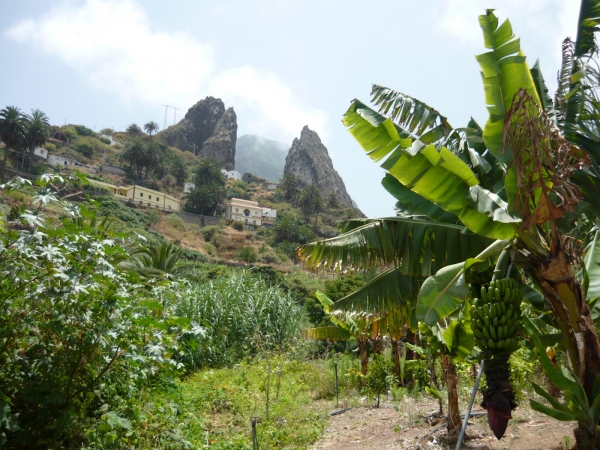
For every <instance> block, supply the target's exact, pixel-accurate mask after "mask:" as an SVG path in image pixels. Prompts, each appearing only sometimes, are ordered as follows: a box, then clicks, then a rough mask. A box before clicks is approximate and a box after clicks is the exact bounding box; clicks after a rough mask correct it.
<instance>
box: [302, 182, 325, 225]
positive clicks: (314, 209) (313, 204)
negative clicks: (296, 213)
mask: <svg viewBox="0 0 600 450" xmlns="http://www.w3.org/2000/svg"><path fill="white" fill-rule="evenodd" d="M298 206H299V207H300V209H301V210H302V212H303V213H304V217H305V218H306V221H307V222H308V220H309V218H310V216H311V215H312V214H314V215H315V227H316V226H317V215H318V214H319V213H320V212H321V211H322V210H323V207H324V204H323V198H322V196H321V190H320V189H319V187H318V186H317V185H316V184H314V183H313V184H310V185H308V186H306V187H305V188H304V189H302V191H301V192H300V194H299V195H298Z"/></svg>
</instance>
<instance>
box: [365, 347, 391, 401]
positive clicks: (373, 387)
mask: <svg viewBox="0 0 600 450" xmlns="http://www.w3.org/2000/svg"><path fill="white" fill-rule="evenodd" d="M393 373H394V367H393V364H392V362H391V361H390V360H389V359H386V358H385V356H384V355H381V354H379V355H374V356H373V360H372V361H371V363H370V364H369V370H368V372H367V376H366V378H365V381H366V383H365V390H366V391H367V392H368V393H369V394H371V395H373V396H375V397H376V398H377V408H379V404H380V398H381V394H385V393H386V392H387V391H388V389H389V388H390V387H391V386H392V385H393V384H394V383H395V380H394V374H393Z"/></svg>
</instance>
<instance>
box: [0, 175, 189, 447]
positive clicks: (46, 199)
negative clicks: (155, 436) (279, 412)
mask: <svg viewBox="0 0 600 450" xmlns="http://www.w3.org/2000/svg"><path fill="white" fill-rule="evenodd" d="M49 181H50V177H44V178H42V180H41V181H40V182H39V183H40V185H41V187H40V188H39V189H37V193H36V195H35V197H34V199H33V202H34V205H35V207H36V209H35V210H33V211H25V213H24V214H22V215H21V218H20V221H21V226H20V227H18V228H20V229H21V230H16V229H13V228H8V227H6V228H2V227H0V237H1V239H0V242H2V243H1V244H0V254H2V258H1V259H0V330H1V331H0V411H2V417H1V420H0V444H2V441H4V442H5V445H6V447H7V448H81V447H82V446H84V445H85V444H86V442H89V440H90V439H91V437H93V439H96V440H100V441H102V443H103V445H102V446H103V447H104V448H107V445H104V444H111V443H112V444H115V442H116V441H117V440H118V441H120V445H123V446H126V447H131V446H135V445H136V442H135V441H136V439H137V435H135V434H132V433H129V431H130V430H132V429H135V428H137V427H140V428H141V421H143V420H144V419H143V417H142V416H140V415H139V414H137V413H136V412H135V411H139V410H140V406H139V401H140V400H139V399H140V398H141V397H142V393H143V392H144V391H146V392H147V391H148V390H151V389H153V387H154V386H156V385H157V383H162V384H164V383H166V382H168V381H167V380H169V379H171V378H172V377H173V376H175V375H176V374H177V373H178V371H179V368H180V364H179V363H177V362H175V361H174V360H173V359H171V355H172V354H173V352H174V351H175V338H176V336H175V335H174V334H173V332H175V331H178V330H180V329H181V328H180V327H181V325H183V324H184V323H185V322H186V321H185V320H184V321H178V320H177V319H176V318H175V317H174V316H173V315H172V311H173V307H172V306H168V307H166V308H165V306H164V305H163V304H161V303H158V302H156V301H155V300H154V299H153V297H154V294H153V293H152V292H149V291H148V290H147V288H140V284H139V279H138V277H137V275H135V274H134V273H126V272H124V271H122V270H120V269H119V268H118V267H119V264H120V263H121V262H122V261H124V260H125V259H126V258H127V256H128V255H127V253H126V251H125V249H124V248H123V247H121V246H120V245H116V243H117V242H118V241H121V242H122V243H124V244H125V243H126V242H127V241H126V240H125V239H124V237H119V236H116V235H114V233H112V232H111V231H110V230H109V229H107V228H106V227H105V226H104V225H98V222H99V221H96V217H95V215H94V213H93V212H92V211H91V210H89V209H88V208H87V207H85V205H84V206H79V205H74V204H68V203H65V204H63V205H62V206H63V216H64V217H65V218H64V219H63V221H62V223H59V225H58V228H54V227H52V226H50V225H47V224H46V222H45V220H44V217H43V215H44V214H43V211H44V205H47V204H51V203H55V202H56V201H57V200H56V197H55V195H54V190H53V189H52V190H51V189H50V188H49V186H47V184H48V182H49ZM51 181H52V184H53V186H60V185H61V184H62V179H61V178H60V177H54V178H52V179H51ZM12 187H13V186H9V187H8V188H9V189H10V188H12ZM5 190H6V188H5ZM149 287H150V286H149ZM188 333H189V332H188ZM109 422H111V423H112V424H114V426H113V425H110V426H109ZM111 433H112V434H111ZM111 436H112V437H111ZM105 438H106V439H105ZM113 446H114V445H113Z"/></svg>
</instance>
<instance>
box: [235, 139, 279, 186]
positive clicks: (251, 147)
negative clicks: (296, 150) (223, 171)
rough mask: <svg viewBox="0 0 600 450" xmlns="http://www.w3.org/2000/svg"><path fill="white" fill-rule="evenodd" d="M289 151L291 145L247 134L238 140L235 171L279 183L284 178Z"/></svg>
mask: <svg viewBox="0 0 600 450" xmlns="http://www.w3.org/2000/svg"><path fill="white" fill-rule="evenodd" d="M289 149H290V146H289V144H283V143H281V142H276V141H271V140H269V139H266V138H264V137H261V136H256V135H253V134H245V135H244V136H240V137H239V138H238V140H237V144H236V148H235V170H237V171H238V172H240V173H241V174H244V173H245V172H250V173H251V174H252V175H256V176H259V177H263V178H266V179H267V180H269V181H279V180H280V179H281V177H283V167H284V166H285V157H286V156H287V152H288V150H289Z"/></svg>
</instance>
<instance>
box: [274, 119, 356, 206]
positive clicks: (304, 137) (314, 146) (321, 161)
mask: <svg viewBox="0 0 600 450" xmlns="http://www.w3.org/2000/svg"><path fill="white" fill-rule="evenodd" d="M283 173H284V174H286V173H292V174H294V176H295V177H296V180H298V186H299V187H301V188H303V187H305V186H308V185H309V184H313V183H314V184H316V185H317V186H319V188H320V189H321V192H322V193H323V196H324V197H326V196H327V195H330V194H331V193H332V192H333V193H335V194H336V195H337V198H338V201H339V202H340V203H341V204H343V205H344V206H347V207H349V208H353V207H354V205H353V204H352V199H351V198H350V196H349V195H348V192H346V186H345V185H344V181H343V180H342V178H341V177H340V175H339V174H338V173H337V171H336V170H335V169H334V168H333V163H332V162H331V158H330V157H329V153H328V152H327V148H326V147H325V146H324V145H323V143H322V142H321V139H320V138H319V135H318V134H317V133H316V132H314V131H312V130H310V129H309V128H308V126H305V127H304V128H303V129H302V133H301V134H300V139H298V138H296V139H294V142H293V143H292V148H290V151H289V153H288V155H287V158H286V159H285V167H284V169H283ZM360 214H361V215H362V213H360Z"/></svg>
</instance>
